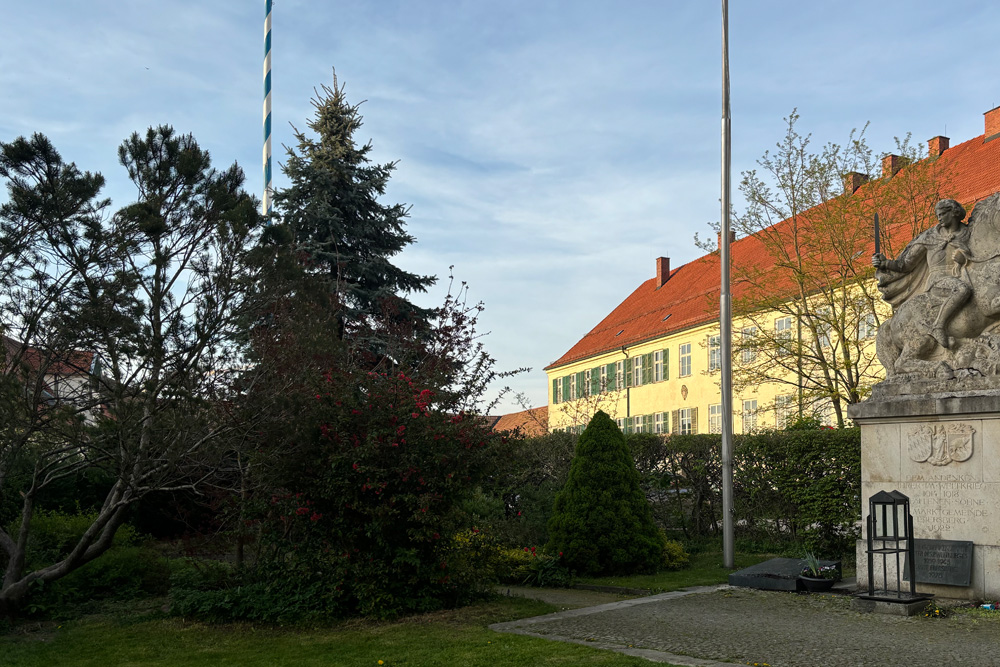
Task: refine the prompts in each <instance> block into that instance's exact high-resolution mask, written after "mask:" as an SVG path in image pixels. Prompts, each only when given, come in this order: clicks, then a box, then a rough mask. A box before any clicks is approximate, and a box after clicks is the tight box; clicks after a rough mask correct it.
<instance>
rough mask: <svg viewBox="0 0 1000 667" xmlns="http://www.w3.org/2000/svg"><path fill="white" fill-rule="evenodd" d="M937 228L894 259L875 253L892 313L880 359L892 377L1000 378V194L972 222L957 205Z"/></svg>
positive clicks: (950, 203)
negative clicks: (961, 376)
mask: <svg viewBox="0 0 1000 667" xmlns="http://www.w3.org/2000/svg"><path fill="white" fill-rule="evenodd" d="M934 213H935V215H936V216H937V219H938V223H937V224H936V225H934V226H933V227H931V228H930V229H927V230H925V231H923V232H921V233H920V234H918V235H917V236H916V237H915V238H914V239H913V240H912V241H910V242H909V244H907V246H906V248H904V249H903V251H902V252H901V253H900V254H899V256H898V257H896V258H895V259H889V258H887V257H886V256H885V255H883V254H882V253H881V252H880V247H879V246H880V244H879V242H878V237H879V232H878V220H877V218H876V223H875V225H876V245H875V254H874V255H872V265H873V266H874V267H875V269H876V271H875V277H876V279H877V281H878V289H879V291H880V292H881V293H882V296H883V298H884V299H885V300H886V301H887V302H889V303H890V304H891V305H892V307H893V316H892V317H891V318H889V319H888V320H887V321H886V322H885V324H884V325H883V326H882V327H880V328H879V332H878V335H877V336H876V339H875V343H876V353H877V354H878V358H879V361H881V362H882V365H883V366H884V367H885V369H886V374H887V379H889V380H893V379H899V380H907V379H915V378H921V377H924V378H927V377H936V378H938V379H949V378H954V377H956V376H957V375H963V376H988V375H1000V194H994V195H992V196H990V197H987V198H986V199H984V200H982V201H980V202H979V203H978V204H977V205H976V207H975V210H974V211H973V212H972V215H971V216H970V217H969V222H968V224H966V223H965V222H964V220H965V213H966V212H965V208H964V207H963V206H962V205H961V204H959V203H958V202H957V201H955V200H954V199H942V200H941V201H939V202H938V203H937V205H936V206H935V207H934Z"/></svg>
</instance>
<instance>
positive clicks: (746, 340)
mask: <svg viewBox="0 0 1000 667" xmlns="http://www.w3.org/2000/svg"><path fill="white" fill-rule="evenodd" d="M740 335H741V336H742V338H743V345H742V347H743V352H742V354H741V359H742V360H743V363H744V364H749V363H750V362H752V361H756V359H757V343H756V340H757V327H743V331H742V332H740Z"/></svg>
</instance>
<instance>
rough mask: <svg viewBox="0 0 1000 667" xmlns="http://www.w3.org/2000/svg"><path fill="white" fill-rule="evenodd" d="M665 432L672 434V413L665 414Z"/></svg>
mask: <svg viewBox="0 0 1000 667" xmlns="http://www.w3.org/2000/svg"><path fill="white" fill-rule="evenodd" d="M663 432H664V433H670V413H669V412H664V413H663Z"/></svg>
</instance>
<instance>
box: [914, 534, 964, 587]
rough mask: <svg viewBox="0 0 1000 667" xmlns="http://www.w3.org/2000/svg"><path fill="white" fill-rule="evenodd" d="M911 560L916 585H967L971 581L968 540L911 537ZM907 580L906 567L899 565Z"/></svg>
mask: <svg viewBox="0 0 1000 667" xmlns="http://www.w3.org/2000/svg"><path fill="white" fill-rule="evenodd" d="M913 559H914V561H915V563H916V566H917V578H916V583H918V584H941V585H943V586H968V585H969V584H970V583H972V542H964V541H958V540H913ZM903 578H904V579H906V580H907V581H909V580H910V567H909V563H907V564H906V565H905V566H904V567H903Z"/></svg>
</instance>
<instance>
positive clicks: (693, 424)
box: [691, 408, 698, 434]
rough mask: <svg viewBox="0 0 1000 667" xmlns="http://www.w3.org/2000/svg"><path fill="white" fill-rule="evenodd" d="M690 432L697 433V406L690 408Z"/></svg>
mask: <svg viewBox="0 0 1000 667" xmlns="http://www.w3.org/2000/svg"><path fill="white" fill-rule="evenodd" d="M691 433H695V434H697V433H698V408H691Z"/></svg>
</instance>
